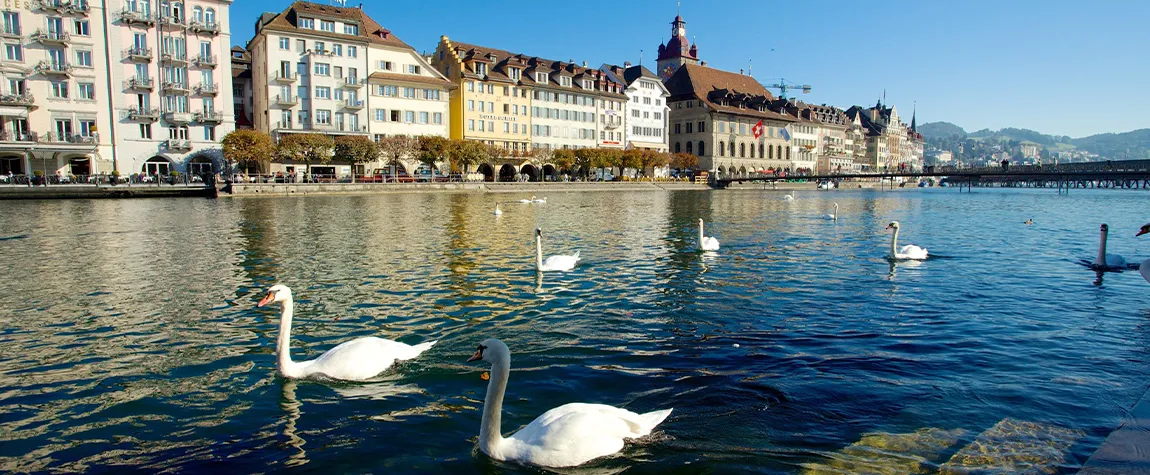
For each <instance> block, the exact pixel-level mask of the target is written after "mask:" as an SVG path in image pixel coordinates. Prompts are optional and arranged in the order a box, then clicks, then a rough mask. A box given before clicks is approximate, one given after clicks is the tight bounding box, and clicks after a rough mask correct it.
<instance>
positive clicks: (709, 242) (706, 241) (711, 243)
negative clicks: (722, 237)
mask: <svg viewBox="0 0 1150 475" xmlns="http://www.w3.org/2000/svg"><path fill="white" fill-rule="evenodd" d="M697 244H698V246H699V250H700V251H718V250H719V240H718V239H715V238H713V237H710V236H704V235H703V218H699V242H698V243H697Z"/></svg>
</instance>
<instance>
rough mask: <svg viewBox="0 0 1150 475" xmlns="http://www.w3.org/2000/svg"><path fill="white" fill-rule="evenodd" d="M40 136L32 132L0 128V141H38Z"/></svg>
mask: <svg viewBox="0 0 1150 475" xmlns="http://www.w3.org/2000/svg"><path fill="white" fill-rule="evenodd" d="M39 141H40V138H39V137H38V136H37V135H36V133H35V132H33V133H20V132H12V131H8V130H0V142H27V143H29V144H31V143H35V142H39Z"/></svg>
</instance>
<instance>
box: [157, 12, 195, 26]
mask: <svg viewBox="0 0 1150 475" xmlns="http://www.w3.org/2000/svg"><path fill="white" fill-rule="evenodd" d="M156 23H159V24H160V26H168V27H173V28H181V29H183V28H187V27H188V25H187V23H186V22H185V21H184V19H183V17H177V16H172V15H166V16H158V17H156Z"/></svg>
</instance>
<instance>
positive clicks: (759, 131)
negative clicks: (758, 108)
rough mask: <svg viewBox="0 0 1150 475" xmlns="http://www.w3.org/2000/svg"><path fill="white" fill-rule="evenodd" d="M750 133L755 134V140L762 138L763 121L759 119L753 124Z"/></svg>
mask: <svg viewBox="0 0 1150 475" xmlns="http://www.w3.org/2000/svg"><path fill="white" fill-rule="evenodd" d="M751 133H753V134H755V139H758V138H759V137H762V135H763V120H762V119H759V123H757V124H755V126H754V127H751Z"/></svg>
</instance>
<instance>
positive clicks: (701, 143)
mask: <svg viewBox="0 0 1150 475" xmlns="http://www.w3.org/2000/svg"><path fill="white" fill-rule="evenodd" d="M703 155H706V153H704V152H703V141H702V140H700V141H699V156H700V157H701V156H703Z"/></svg>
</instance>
